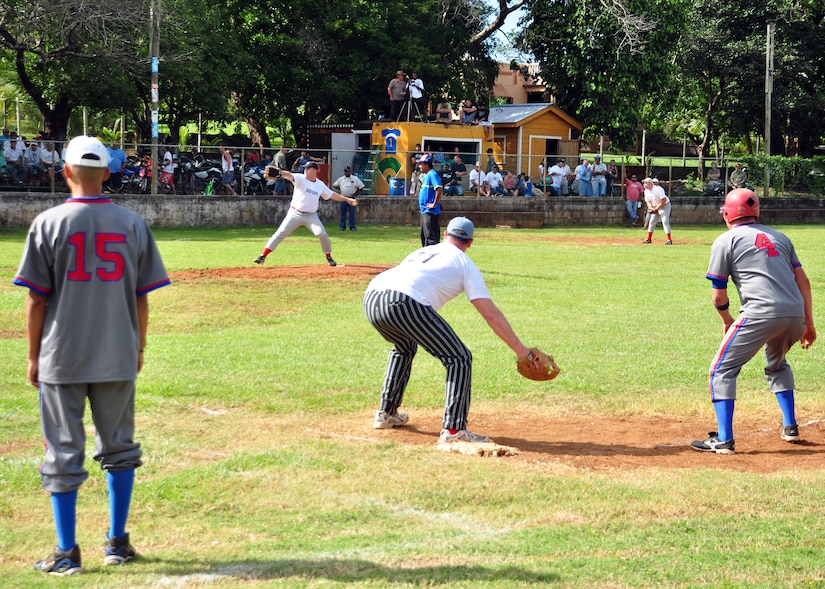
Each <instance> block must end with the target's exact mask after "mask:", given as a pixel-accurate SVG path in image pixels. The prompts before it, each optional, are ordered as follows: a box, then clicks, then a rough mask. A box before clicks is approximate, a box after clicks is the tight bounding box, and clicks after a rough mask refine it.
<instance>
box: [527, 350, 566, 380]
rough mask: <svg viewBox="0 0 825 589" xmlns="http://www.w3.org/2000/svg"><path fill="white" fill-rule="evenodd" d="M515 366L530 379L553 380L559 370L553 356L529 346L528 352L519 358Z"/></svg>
mask: <svg viewBox="0 0 825 589" xmlns="http://www.w3.org/2000/svg"><path fill="white" fill-rule="evenodd" d="M517 367H518V371H519V374H521V375H522V376H523V377H525V378H529V379H530V380H553V379H554V378H556V377H557V376H558V375H559V372H561V368H559V365H558V364H556V362H555V361H554V360H553V356H549V355H548V354H545V353H544V352H542V351H541V350H539V349H537V348H530V352H528V354H527V355H526V356H525V357H524V358H519V361H518V365H517Z"/></svg>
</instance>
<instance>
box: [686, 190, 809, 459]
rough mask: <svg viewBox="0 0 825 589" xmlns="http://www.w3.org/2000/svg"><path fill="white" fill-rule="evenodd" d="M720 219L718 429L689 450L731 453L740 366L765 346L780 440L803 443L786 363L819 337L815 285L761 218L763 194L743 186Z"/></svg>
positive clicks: (716, 258) (715, 271) (714, 373)
mask: <svg viewBox="0 0 825 589" xmlns="http://www.w3.org/2000/svg"><path fill="white" fill-rule="evenodd" d="M720 212H721V213H722V216H723V217H724V219H725V223H726V224H727V226H728V231H727V232H725V233H724V234H722V235H720V236H719V237H717V238H716V240H715V241H714V242H713V247H712V248H711V256H710V265H709V266H708V272H707V278H708V279H709V280H710V281H711V283H712V291H711V292H712V295H711V296H712V300H713V305H714V306H715V307H716V309H717V311H718V312H719V316H720V317H721V319H722V323H723V325H724V337H723V338H722V344H721V345H720V346H719V351H718V352H716V356H714V358H713V362H712V363H711V366H710V396H711V401H712V402H713V408H714V410H715V411H716V419H717V422H718V425H719V427H718V431H715V432H710V434H709V438H708V439H707V440H699V441H695V442H693V444H692V447H693V448H694V449H696V450H700V451H703V452H716V453H717V454H733V452H734V439H733V408H734V401H735V400H736V378H737V376H739V371H740V370H741V369H742V366H744V365H745V364H746V363H747V362H748V361H749V360H750V359H751V358H753V357H754V356H755V355H756V354H757V353H758V352H759V350H760V349H762V347H763V346H764V348H765V360H766V366H765V378H766V380H767V381H768V385H769V386H770V389H771V392H772V393H774V394H775V395H776V399H777V401H778V402H779V407H780V408H781V409H782V414H783V421H782V433H781V436H782V439H783V440H786V441H788V442H796V441H797V440H799V426H798V424H797V422H796V415H795V412H794V386H795V385H794V376H793V372H792V371H791V367H790V365H789V364H788V363H787V361H786V360H785V355H786V354H787V353H788V350H790V349H791V347H792V346H793V345H794V344H795V343H796V342H800V344H801V345H802V348H803V349H807V348H809V347H810V346H811V344H813V343H814V341H815V340H816V329H815V328H814V318H813V310H812V307H813V305H812V303H811V283H810V281H809V280H808V277H807V276H806V275H805V272H804V270H802V265H801V264H800V263H799V258H798V257H797V255H796V251H795V250H794V246H793V244H792V243H791V241H790V239H788V238H787V237H786V236H785V235H784V234H782V233H780V232H779V231H776V230H775V229H771V228H770V227H767V226H765V225H761V224H759V223H757V221H758V219H759V199H758V198H757V196H756V194H754V193H753V191H751V190H748V189H746V188H738V189H736V190H732V191H731V192H729V193H728V195H727V197H725V206H724V207H722V209H721V211H720ZM729 279H730V280H733V283H734V285H735V286H736V289H737V290H738V291H739V299H740V301H741V304H742V307H741V308H740V310H739V316H738V317H737V318H736V320H734V319H733V316H732V315H731V313H730V310H729V307H730V301H729V299H728V290H727V289H728V280H729Z"/></svg>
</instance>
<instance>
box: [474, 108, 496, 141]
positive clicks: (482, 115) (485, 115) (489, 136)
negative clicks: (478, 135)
mask: <svg viewBox="0 0 825 589" xmlns="http://www.w3.org/2000/svg"><path fill="white" fill-rule="evenodd" d="M476 125H478V126H479V127H483V128H484V139H486V140H487V141H492V140H493V123H491V122H490V109H489V108H487V105H486V104H484V103H483V102H482V103H480V104H479V105H478V107H477V108H476Z"/></svg>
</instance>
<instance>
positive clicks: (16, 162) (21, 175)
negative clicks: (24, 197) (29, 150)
mask: <svg viewBox="0 0 825 589" xmlns="http://www.w3.org/2000/svg"><path fill="white" fill-rule="evenodd" d="M25 150H26V149H25V147H24V146H23V142H22V141H19V140H18V138H17V133H16V132H14V131H12V132H11V135H9V140H8V141H7V142H6V146H5V148H4V149H3V157H5V158H6V171H7V172H8V173H9V176H11V181H12V184H17V185H18V186H19V185H20V184H23V182H24V181H25V180H26V176H27V170H26V166H25V159H24V157H25V156H24V153H25Z"/></svg>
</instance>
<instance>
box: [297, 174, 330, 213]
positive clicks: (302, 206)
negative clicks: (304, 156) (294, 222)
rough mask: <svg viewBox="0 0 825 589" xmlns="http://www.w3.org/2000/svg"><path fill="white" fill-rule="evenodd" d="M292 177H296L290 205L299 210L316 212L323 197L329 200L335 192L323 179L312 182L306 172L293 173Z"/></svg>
mask: <svg viewBox="0 0 825 589" xmlns="http://www.w3.org/2000/svg"><path fill="white" fill-rule="evenodd" d="M292 177H293V178H294V179H295V181H294V182H293V185H294V186H295V190H294V191H293V192H292V201H291V202H290V203H289V206H291V207H292V208H293V209H295V210H297V211H300V212H302V213H314V212H316V211H317V210H318V204H319V203H320V201H321V198H322V197H323V199H324V200H329V199H330V198H331V197H332V195H333V194H334V193H333V192H332V190H330V188H329V186H327V185H326V184H324V183H323V181H321V180H318V179H316V180H315V182H310V181H309V180H307V177H306V175H305V174H292Z"/></svg>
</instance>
